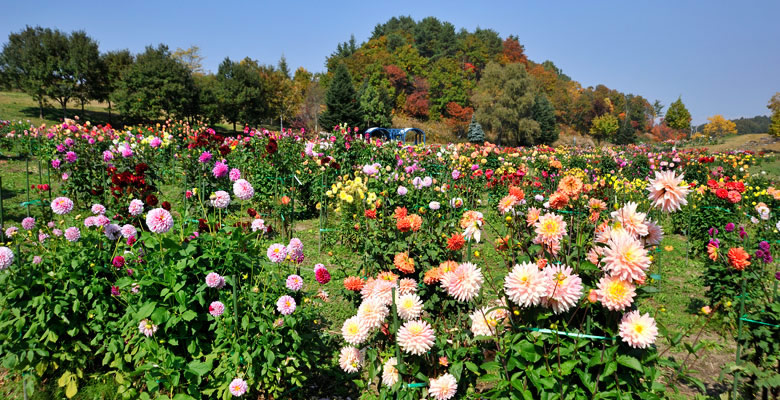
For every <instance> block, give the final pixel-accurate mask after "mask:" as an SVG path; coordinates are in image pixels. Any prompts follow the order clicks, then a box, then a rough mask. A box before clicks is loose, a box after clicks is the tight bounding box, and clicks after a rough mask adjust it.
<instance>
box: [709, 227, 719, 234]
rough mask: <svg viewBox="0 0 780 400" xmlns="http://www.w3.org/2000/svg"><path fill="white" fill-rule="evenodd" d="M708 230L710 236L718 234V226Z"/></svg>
mask: <svg viewBox="0 0 780 400" xmlns="http://www.w3.org/2000/svg"><path fill="white" fill-rule="evenodd" d="M707 232H709V234H710V236H715V235H717V234H718V228H710V230H708V231H707Z"/></svg>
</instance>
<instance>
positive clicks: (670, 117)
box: [664, 97, 691, 132]
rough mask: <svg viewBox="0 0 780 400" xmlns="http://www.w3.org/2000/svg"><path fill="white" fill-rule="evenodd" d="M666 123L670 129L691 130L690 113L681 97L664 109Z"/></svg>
mask: <svg viewBox="0 0 780 400" xmlns="http://www.w3.org/2000/svg"><path fill="white" fill-rule="evenodd" d="M664 121H666V125H669V127H671V128H672V129H677V130H680V131H685V132H688V131H690V130H691V113H690V112H688V109H687V108H685V104H683V102H682V99H681V98H679V97H678V98H677V100H675V101H674V102H673V103H672V104H670V105H669V108H668V109H667V110H666V117H665V118H664Z"/></svg>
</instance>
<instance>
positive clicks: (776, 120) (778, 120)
mask: <svg viewBox="0 0 780 400" xmlns="http://www.w3.org/2000/svg"><path fill="white" fill-rule="evenodd" d="M766 107H767V108H768V109H769V110H771V111H772V120H771V122H770V124H769V128H768V132H769V134H770V135H772V136H780V92H777V93H775V95H774V96H772V98H771V99H770V100H769V104H768V105H767V106H766ZM740 132H741V131H740Z"/></svg>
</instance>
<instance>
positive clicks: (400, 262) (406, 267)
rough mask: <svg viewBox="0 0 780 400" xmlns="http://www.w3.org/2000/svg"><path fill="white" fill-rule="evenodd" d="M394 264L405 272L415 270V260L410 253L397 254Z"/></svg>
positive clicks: (409, 272) (408, 272)
mask: <svg viewBox="0 0 780 400" xmlns="http://www.w3.org/2000/svg"><path fill="white" fill-rule="evenodd" d="M393 264H394V265H395V267H396V268H398V270H399V271H401V272H403V273H405V274H411V273H412V272H414V260H413V259H412V258H411V257H409V253H407V252H403V253H398V254H396V255H395V258H394V259H393Z"/></svg>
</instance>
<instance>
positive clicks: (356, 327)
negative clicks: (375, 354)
mask: <svg viewBox="0 0 780 400" xmlns="http://www.w3.org/2000/svg"><path fill="white" fill-rule="evenodd" d="M369 333H371V330H370V328H369V327H368V326H367V325H366V323H365V322H364V321H363V320H361V319H360V317H359V316H357V315H356V316H354V317H352V318H348V319H347V320H346V321H344V324H343V325H341V336H342V337H343V338H344V341H345V342H347V343H349V344H351V345H354V346H357V345H359V344H361V343H363V342H365V341H366V339H368V334H369Z"/></svg>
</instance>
